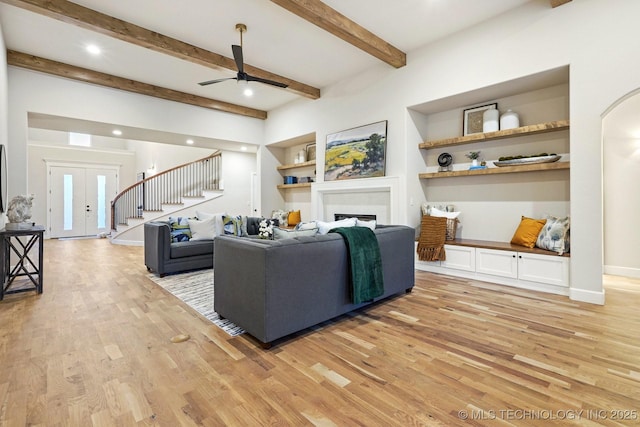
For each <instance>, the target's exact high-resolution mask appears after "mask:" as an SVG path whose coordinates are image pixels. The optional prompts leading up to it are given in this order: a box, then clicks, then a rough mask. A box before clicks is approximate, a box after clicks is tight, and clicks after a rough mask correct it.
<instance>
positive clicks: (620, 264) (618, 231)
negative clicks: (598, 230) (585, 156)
mask: <svg viewBox="0 0 640 427" xmlns="http://www.w3.org/2000/svg"><path fill="white" fill-rule="evenodd" d="M602 144H603V145H602V168H603V171H602V172H603V173H602V176H603V183H602V189H603V200H602V202H603V252H604V260H603V262H604V273H605V274H612V275H617V276H627V277H633V278H640V256H639V255H640V252H639V251H640V249H639V248H640V226H638V219H640V191H638V184H637V183H638V182H640V89H637V90H635V91H634V92H632V93H630V94H628V95H627V96H625V97H623V98H621V99H620V100H618V101H617V102H615V103H614V104H613V105H612V106H611V108H610V109H609V110H608V111H607V112H606V113H605V115H604V119H603V123H602Z"/></svg>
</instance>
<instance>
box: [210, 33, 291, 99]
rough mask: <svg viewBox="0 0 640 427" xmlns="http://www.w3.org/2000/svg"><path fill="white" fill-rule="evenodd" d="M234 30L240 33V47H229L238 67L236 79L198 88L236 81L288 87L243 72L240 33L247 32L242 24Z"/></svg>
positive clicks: (217, 80) (228, 78)
mask: <svg viewBox="0 0 640 427" xmlns="http://www.w3.org/2000/svg"><path fill="white" fill-rule="evenodd" d="M236 30H238V31H240V46H238V45H237V44H234V45H232V46H231V50H232V51H233V59H235V61H236V67H238V75H237V76H236V77H227V78H224V79H215V80H209V81H206V82H200V83H198V84H199V85H200V86H207V85H210V84H214V83H220V82H223V81H225V80H237V81H245V82H259V83H265V84H268V85H272V86H277V87H281V88H285V87H287V86H288V85H286V84H284V83H280V82H276V81H273V80H268V79H263V78H261V77H255V76H250V75H249V74H247V73H245V72H244V60H243V58H242V33H244V32H245V31H247V26H246V25H244V24H236Z"/></svg>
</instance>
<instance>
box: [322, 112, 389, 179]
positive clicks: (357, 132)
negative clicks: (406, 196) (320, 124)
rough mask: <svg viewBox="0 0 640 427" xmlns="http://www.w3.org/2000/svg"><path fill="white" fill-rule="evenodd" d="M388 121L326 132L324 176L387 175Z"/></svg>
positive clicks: (344, 177)
mask: <svg viewBox="0 0 640 427" xmlns="http://www.w3.org/2000/svg"><path fill="white" fill-rule="evenodd" d="M386 148H387V121H386V120H383V121H381V122H376V123H371V124H369V125H365V126H359V127H356V128H352V129H347V130H343V131H340V132H336V133H331V134H329V135H327V148H326V150H325V155H324V159H325V160H324V180H325V181H334V180H338V179H353V178H371V177H376V176H384V174H385V154H386Z"/></svg>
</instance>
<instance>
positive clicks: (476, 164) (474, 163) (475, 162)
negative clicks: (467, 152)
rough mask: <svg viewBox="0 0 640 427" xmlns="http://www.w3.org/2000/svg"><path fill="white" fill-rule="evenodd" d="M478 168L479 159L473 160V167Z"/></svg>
mask: <svg viewBox="0 0 640 427" xmlns="http://www.w3.org/2000/svg"><path fill="white" fill-rule="evenodd" d="M476 166H478V159H472V160H471V167H476Z"/></svg>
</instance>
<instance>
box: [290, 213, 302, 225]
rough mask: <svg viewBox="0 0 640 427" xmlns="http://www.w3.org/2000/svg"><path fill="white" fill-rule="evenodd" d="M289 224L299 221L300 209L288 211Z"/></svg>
mask: <svg viewBox="0 0 640 427" xmlns="http://www.w3.org/2000/svg"><path fill="white" fill-rule="evenodd" d="M287 222H288V223H289V225H296V224H298V223H299V222H300V211H291V212H289V217H288V219H287Z"/></svg>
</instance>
